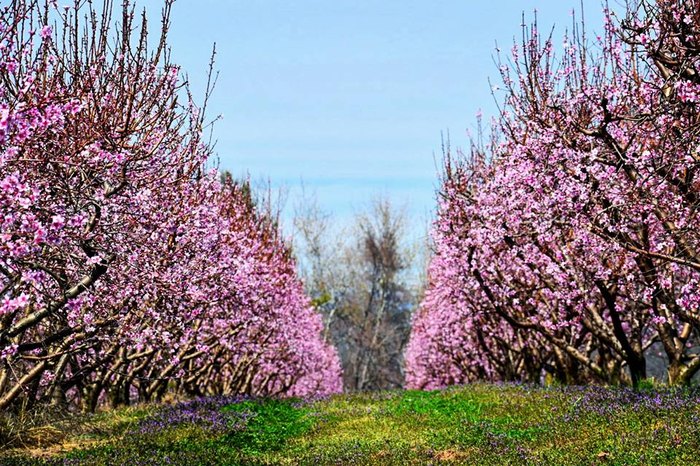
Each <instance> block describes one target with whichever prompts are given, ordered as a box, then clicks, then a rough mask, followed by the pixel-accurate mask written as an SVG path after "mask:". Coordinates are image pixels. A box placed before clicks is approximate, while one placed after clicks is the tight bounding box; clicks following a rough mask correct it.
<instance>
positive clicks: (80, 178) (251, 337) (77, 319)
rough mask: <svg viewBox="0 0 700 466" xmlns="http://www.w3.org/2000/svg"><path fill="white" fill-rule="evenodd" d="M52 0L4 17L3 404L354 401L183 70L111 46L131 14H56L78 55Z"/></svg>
mask: <svg viewBox="0 0 700 466" xmlns="http://www.w3.org/2000/svg"><path fill="white" fill-rule="evenodd" d="M39 3H40V2H39ZM39 3H37V2H32V1H22V0H20V1H18V2H12V5H11V6H3V7H0V76H1V77H2V82H3V83H6V84H7V86H6V87H4V88H2V89H1V90H0V238H1V240H0V290H2V291H1V293H2V294H1V295H0V352H1V354H2V360H0V408H5V407H8V406H10V405H12V404H13V403H17V402H20V401H22V400H23V401H28V402H30V403H32V402H37V401H43V400H45V401H49V400H50V401H52V402H54V403H68V404H73V405H77V406H80V407H82V408H84V409H94V408H95V407H96V406H97V405H98V404H100V403H104V402H110V403H113V404H120V403H130V402H133V401H136V400H153V399H158V398H160V397H162V396H163V395H164V394H165V393H167V392H170V391H177V392H180V393H185V394H189V395H200V394H225V393H236V394H251V395H269V396H273V395H279V396H310V395H324V394H329V393H334V392H338V391H340V390H341V377H340V365H339V361H338V357H337V355H336V352H335V350H334V348H332V347H331V346H329V345H328V344H327V343H326V342H325V341H324V340H323V338H322V335H321V331H322V322H321V317H320V315H318V314H317V313H316V312H315V311H314V309H313V307H312V305H311V303H310V302H309V300H308V298H307V297H306V296H305V295H304V293H303V286H302V283H301V282H300V280H299V279H298V278H297V276H296V274H295V264H294V261H293V259H292V256H291V254H290V251H289V249H288V247H287V246H286V245H285V243H284V241H282V239H281V238H280V237H279V236H278V233H277V228H276V224H275V223H274V221H273V220H272V218H271V216H270V215H269V214H267V213H265V212H263V211H260V210H259V209H257V208H256V207H255V205H254V203H253V202H252V201H251V198H250V195H249V189H248V187H247V186H246V185H245V184H244V183H243V184H241V183H234V182H233V181H231V180H226V181H225V182H221V181H219V178H218V175H217V173H216V172H214V171H213V170H210V169H208V168H207V166H206V163H207V160H208V157H209V155H210V154H209V152H210V149H209V147H208V146H207V145H206V144H205V143H204V142H203V140H202V134H201V128H202V126H203V125H202V119H201V116H200V114H199V110H198V109H197V107H196V106H195V105H194V104H193V103H191V102H190V103H189V104H188V105H186V106H182V105H181V104H180V103H179V101H180V100H181V98H182V96H183V95H187V93H186V92H185V91H186V89H185V88H184V87H183V86H184V85H183V83H181V82H180V81H179V80H178V79H177V74H174V75H173V73H172V72H170V70H172V69H176V68H174V67H173V66H171V65H170V64H169V63H168V62H167V59H166V57H165V55H164V54H163V53H162V50H160V49H159V50H156V51H152V50H148V48H147V47H141V46H139V45H138V44H131V43H130V40H118V41H116V43H117V44H119V45H118V46H117V49H116V50H111V47H112V46H113V40H112V38H113V36H116V37H126V38H127V39H130V38H131V37H132V36H131V34H132V31H133V29H134V28H136V26H135V25H134V24H132V21H133V17H132V16H131V13H130V12H132V9H131V7H130V6H129V5H128V2H126V4H125V5H124V12H125V15H124V16H120V21H122V23H123V24H122V25H121V29H120V30H117V31H113V30H110V29H109V28H106V27H105V28H100V27H97V28H90V27H83V26H82V25H79V26H78V27H77V29H76V28H75V26H74V24H75V21H76V18H75V15H77V16H78V19H77V21H78V22H79V23H80V21H82V18H83V13H82V12H79V11H74V10H73V9H71V10H66V11H63V10H60V11H58V10H52V11H53V13H52V14H53V15H54V16H55V19H56V22H57V24H59V25H62V26H60V27H63V30H59V31H58V35H59V36H61V35H62V34H64V33H65V35H66V37H69V38H70V40H66V41H63V42H61V43H60V44H57V43H54V42H53V41H52V29H51V28H49V27H47V26H45V25H44V26H42V25H41V24H37V22H38V21H40V20H39V19H38V18H43V13H42V14H39V13H40V12H39V11H38V10H37V8H39V6H38V4H39ZM41 11H42V12H43V11H44V10H43V7H41ZM141 27H145V26H144V25H142V26H141ZM30 30H40V31H41V34H40V36H41V37H40V39H41V41H40V42H36V41H35V40H34V35H33V34H29V35H26V36H23V35H22V34H23V33H22V31H30ZM18 64H19V65H20V66H18ZM10 84H11V85H10Z"/></svg>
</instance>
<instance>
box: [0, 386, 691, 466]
mask: <svg viewBox="0 0 700 466" xmlns="http://www.w3.org/2000/svg"><path fill="white" fill-rule="evenodd" d="M70 425H71V427H70V429H69V431H65V429H68V427H65V426H64V427H63V429H64V430H62V424H61V423H57V424H55V425H52V426H47V427H46V429H48V430H47V431H46V432H48V433H52V434H51V435H49V436H48V437H49V438H53V442H54V444H53V445H51V446H44V447H43V448H37V447H34V448H28V447H27V448H24V449H21V450H20V449H16V450H10V451H8V450H6V451H5V452H2V453H0V464H2V465H24V464H71V465H73V464H76V465H78V464H80V465H82V464H91V465H92V464H94V465H101V464H114V465H122V464H123V465H136V464H138V465H143V464H147V465H150V464H152V465H161V464H163V465H165V464H169V465H170V464H177V465H187V466H192V465H216V464H230V465H235V464H244V465H249V464H250V465H258V464H260V465H263V464H290V465H297V464H332V465H336V464H339V465H346V464H347V465H363V464H370V465H372V464H377V465H391V464H396V465H405V464H426V465H427V464H435V465H437V464H466V465H509V464H510V465H527V464H531V465H597V464H600V465H667V464H668V465H681V464H682V465H698V464H700V392H699V391H693V390H683V391H671V390H661V391H655V390H648V391H640V392H634V391H631V390H627V389H605V388H598V387H588V388H578V387H569V388H535V387H524V386H515V385H503V386H494V385H481V384H480V385H471V386H467V387H459V388H452V389H448V390H443V391H435V392H416V391H397V392H379V393H371V394H362V395H342V396H335V397H332V398H330V399H323V400H316V401H308V402H300V401H289V400H287V401H275V400H267V401H253V400H241V399H234V398H213V399H207V400H194V401H190V402H185V403H180V404H176V405H171V406H144V407H135V408H125V409H121V410H114V411H109V412H103V413H99V414H96V415H94V416H90V417H86V418H84V419H82V420H81V421H80V423H79V424H78V425H76V424H75V422H73V423H71V424H70ZM39 432H40V431H39ZM37 435H39V436H40V433H39V434H37ZM35 440H36V439H35ZM39 440H40V439H39ZM47 441H48V440H47Z"/></svg>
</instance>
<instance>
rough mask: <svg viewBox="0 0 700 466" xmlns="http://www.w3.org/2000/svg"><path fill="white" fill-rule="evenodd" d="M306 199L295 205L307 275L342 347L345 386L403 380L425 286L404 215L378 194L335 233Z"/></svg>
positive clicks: (382, 385) (385, 385) (330, 333)
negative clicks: (417, 306)
mask: <svg viewBox="0 0 700 466" xmlns="http://www.w3.org/2000/svg"><path fill="white" fill-rule="evenodd" d="M331 221H332V219H331V217H330V216H328V215H326V214H324V213H323V212H321V211H320V209H318V207H317V205H316V204H315V201H313V199H312V200H307V201H306V203H305V204H304V206H303V207H301V208H300V209H298V214H297V218H296V220H295V225H296V229H297V235H298V238H299V245H298V246H299V247H298V251H299V253H300V255H301V259H300V263H301V265H302V276H303V277H304V278H305V282H306V286H307V292H308V293H309V294H310V295H311V296H312V298H313V300H314V303H315V305H316V307H317V309H319V311H320V312H321V313H322V314H323V315H324V320H325V334H326V337H327V338H328V339H329V340H330V341H331V342H333V343H334V345H335V346H336V347H337V348H338V351H339V354H340V358H341V361H342V365H343V373H344V387H345V389H346V390H351V391H356V390H378V389H391V388H399V387H401V386H402V385H403V381H404V375H403V351H404V347H405V345H406V342H407V341H408V335H409V333H410V317H411V314H412V312H413V309H414V307H415V304H416V301H417V297H418V294H419V292H420V284H419V283H418V282H417V281H416V280H415V275H416V269H415V266H414V256H415V251H414V247H412V246H411V245H409V244H408V241H409V238H408V234H407V233H408V232H407V231H406V225H405V214H404V212H403V211H402V210H400V209H397V208H396V207H395V206H394V205H392V204H391V202H390V201H388V200H387V199H383V198H377V199H375V201H374V202H373V203H372V204H371V206H370V208H369V209H368V210H367V211H366V212H363V213H361V214H359V215H357V216H356V217H355V219H354V223H353V224H352V225H350V226H348V227H347V229H346V230H345V231H344V232H343V233H341V234H338V231H337V229H335V230H334V229H333V228H332V227H331V224H332V222H331Z"/></svg>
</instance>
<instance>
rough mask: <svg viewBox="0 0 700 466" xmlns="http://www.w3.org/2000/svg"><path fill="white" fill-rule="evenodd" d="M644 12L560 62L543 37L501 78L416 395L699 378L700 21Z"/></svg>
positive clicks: (455, 191)
mask: <svg viewBox="0 0 700 466" xmlns="http://www.w3.org/2000/svg"><path fill="white" fill-rule="evenodd" d="M642 3H643V7H644V9H645V11H647V12H648V15H647V16H645V18H644V19H643V20H640V19H638V18H636V16H635V11H636V10H635V11H630V15H629V17H628V18H627V20H626V21H623V22H620V23H618V22H617V21H616V20H615V17H614V15H613V14H612V13H611V12H609V11H606V12H605V14H606V22H605V34H604V36H602V37H599V38H598V42H599V43H598V44H596V45H595V48H594V47H592V46H590V45H589V44H588V43H587V42H586V40H587V39H586V38H585V37H584V36H581V35H577V36H574V37H568V38H566V39H565V42H566V43H567V44H568V47H567V48H566V49H565V50H564V51H563V55H562V56H560V57H555V54H554V47H553V44H552V43H551V40H548V39H546V38H541V37H540V36H539V34H538V31H537V27H536V25H533V26H532V27H530V28H527V29H526V30H525V40H524V43H522V44H520V46H519V47H515V48H514V50H513V57H512V62H513V63H514V65H512V66H504V67H501V72H502V74H503V82H504V88H505V90H506V91H507V92H506V97H505V102H504V106H503V113H502V116H501V119H500V122H499V124H498V127H497V128H494V137H493V141H492V142H491V144H490V146H489V147H487V148H485V149H484V148H479V147H475V148H473V149H472V151H471V153H470V154H469V155H468V156H465V155H460V156H459V157H457V158H456V159H455V160H453V159H452V158H451V157H448V159H447V162H446V166H445V172H444V181H443V185H442V189H441V198H442V199H443V201H442V204H441V206H440V211H439V217H438V220H437V221H436V223H435V225H434V229H433V237H434V240H435V243H436V255H435V258H434V259H433V261H432V264H431V266H430V286H429V289H428V291H427V293H426V297H425V300H424V301H423V304H422V306H421V309H420V312H418V313H417V314H416V316H415V319H414V329H413V334H412V337H411V341H410V343H409V346H408V350H407V354H406V361H407V362H406V364H407V381H408V385H409V386H410V387H418V388H433V387H439V386H444V385H448V384H453V383H464V382H468V381H471V380H475V379H489V380H524V381H534V382H538V381H542V380H543V379H548V378H553V379H557V380H559V381H561V382H564V383H585V382H589V381H596V382H603V383H613V384H615V383H629V384H632V385H635V384H637V383H638V382H639V381H641V380H643V379H644V378H646V377H648V375H649V373H648V369H647V360H648V358H649V355H650V354H651V353H652V352H661V353H662V355H663V361H665V363H664V364H665V366H666V367H665V369H666V375H665V378H666V379H667V380H668V382H669V383H672V384H685V383H688V382H689V381H690V379H691V378H692V377H693V375H694V374H696V373H697V372H698V370H699V369H700V356H699V355H698V349H699V348H698V346H699V345H700V340H699V338H700V337H699V335H700V332H699V331H700V293H698V291H699V290H698V283H699V282H700V218H698V212H699V208H700V197H699V196H700V184H699V183H698V179H697V178H698V175H699V174H700V173H698V170H700V155H699V153H698V148H699V147H700V133H699V132H698V131H697V122H698V121H700V112H699V111H698V108H697V104H696V102H697V95H696V94H697V93H698V89H700V87H699V86H700V81H698V78H697V77H698V76H700V37H699V36H698V35H697V31H698V30H700V7H698V5H696V4H694V3H692V2H671V1H658V2H656V3H652V2H646V1H643V2H642ZM676 17H680V18H685V19H684V20H683V21H682V22H680V23H679V22H678V21H676V20H675V19H674V18H676ZM574 30H578V31H582V30H583V28H582V27H577V28H575V29H574Z"/></svg>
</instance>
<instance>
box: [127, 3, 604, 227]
mask: <svg viewBox="0 0 700 466" xmlns="http://www.w3.org/2000/svg"><path fill="white" fill-rule="evenodd" d="M583 3H584V8H585V14H586V18H587V20H588V21H587V23H588V24H589V26H588V27H589V29H593V30H599V29H600V26H599V25H600V24H601V20H600V18H601V15H600V9H601V6H600V5H601V4H600V1H598V0H584V2H583ZM137 4H139V5H144V6H146V7H147V8H148V10H149V14H152V13H157V10H156V8H157V6H158V5H160V2H159V1H157V0H137ZM578 5H579V1H578V0H546V1H545V0H541V1H537V0H491V1H468V0H434V1H427V0H421V1H418V0H381V1H378V0H371V1H370V0H295V1H281V0H197V1H195V0H178V1H177V2H176V3H175V6H174V11H173V17H172V22H173V24H172V29H171V36H170V43H171V45H172V48H173V60H174V61H175V62H176V63H178V64H180V65H182V66H183V68H184V69H185V70H186V71H187V72H188V73H189V75H190V78H191V80H192V82H193V84H194V86H195V90H197V89H201V87H202V83H203V80H204V77H205V71H206V67H207V63H208V59H209V53H210V51H211V47H212V44H213V43H214V42H216V44H217V61H216V69H217V70H218V71H219V72H220V77H219V82H218V84H217V88H216V90H215V93H214V96H213V99H212V102H211V104H210V108H209V115H210V116H212V117H213V116H215V115H218V114H222V115H223V119H222V120H221V121H219V122H218V123H217V125H216V128H215V138H216V139H217V140H218V143H217V147H216V149H217V153H218V156H219V158H220V165H221V167H222V168H223V169H228V170H230V171H232V172H233V173H235V174H237V175H243V174H246V173H248V174H250V176H251V177H252V179H254V180H259V179H261V178H265V179H268V178H269V180H270V182H271V184H272V186H273V187H274V188H278V187H280V186H284V187H286V190H287V191H288V194H287V201H286V210H285V215H284V217H285V218H287V219H288V218H289V216H290V215H291V212H292V210H293V209H292V207H293V205H294V204H295V203H296V202H297V200H298V197H299V194H300V191H301V190H300V189H299V186H300V181H301V180H302V179H303V182H304V184H305V186H306V190H307V191H308V192H315V194H316V196H317V197H318V200H319V203H320V205H321V206H322V207H323V208H324V209H325V210H327V211H329V212H331V213H333V214H334V215H335V216H336V218H338V219H339V221H340V222H344V221H347V220H348V219H349V218H350V217H351V216H352V214H353V212H355V211H358V210H360V209H361V208H362V207H363V206H364V205H366V204H367V202H368V200H369V199H370V198H371V197H372V196H373V195H376V194H383V195H386V196H389V197H390V198H392V199H393V200H395V201H396V202H397V203H398V204H405V205H406V207H407V212H408V214H409V216H410V221H411V224H412V225H415V227H416V228H421V227H424V226H425V225H426V223H427V221H428V218H429V215H430V212H431V211H432V210H433V209H434V204H435V201H434V200H435V194H434V192H435V188H436V186H437V172H436V165H435V159H434V156H437V157H439V155H440V146H441V133H443V132H446V131H449V133H450V136H451V140H452V145H453V146H466V144H467V141H468V137H467V131H468V130H469V129H471V130H473V129H474V128H475V121H476V118H475V114H476V113H477V111H478V110H479V109H482V110H483V113H484V115H485V116H487V117H488V116H489V115H493V114H494V113H495V106H494V103H493V98H492V96H491V90H490V87H489V84H488V78H489V77H491V78H492V79H493V80H494V81H495V82H497V81H498V76H497V70H496V66H495V65H494V62H493V57H494V54H495V44H496V42H497V43H498V45H499V46H500V47H501V48H503V49H504V50H506V51H507V50H508V49H509V48H510V46H511V45H512V43H513V38H514V37H516V36H519V35H520V23H521V14H522V12H523V11H524V12H525V13H526V15H527V17H528V18H532V12H533V10H535V9H537V11H538V17H539V23H540V25H541V28H542V29H548V28H549V27H551V26H552V25H555V24H556V25H557V31H558V32H563V30H564V29H565V28H566V27H569V26H570V25H571V10H572V8H573V7H577V6H578ZM152 18H153V20H152V22H153V23H155V21H154V20H156V19H157V17H155V16H152Z"/></svg>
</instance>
